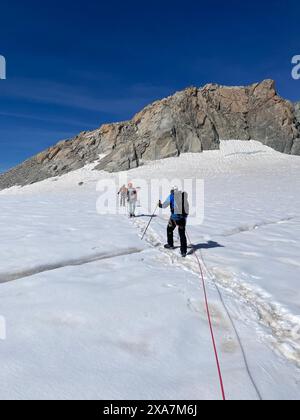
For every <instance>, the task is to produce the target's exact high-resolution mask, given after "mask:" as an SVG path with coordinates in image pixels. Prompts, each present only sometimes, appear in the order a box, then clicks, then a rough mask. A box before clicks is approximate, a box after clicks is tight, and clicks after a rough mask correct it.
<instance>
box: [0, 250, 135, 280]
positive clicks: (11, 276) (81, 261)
mask: <svg viewBox="0 0 300 420" xmlns="http://www.w3.org/2000/svg"><path fill="white" fill-rule="evenodd" d="M141 252H143V249H142V248H141V249H139V248H129V249H126V250H119V251H116V252H111V253H104V252H102V253H100V254H95V255H91V256H86V257H82V258H78V259H74V260H64V261H60V262H56V263H52V264H45V265H39V266H36V267H34V268H30V269H25V270H23V271H19V272H15V273H1V274H0V283H8V282H10V281H14V280H20V279H23V278H26V277H31V276H34V275H36V274H40V273H45V272H47V271H54V270H58V269H61V268H66V267H75V266H80V265H85V264H91V263H93V262H96V261H101V260H108V259H111V258H117V257H123V256H126V255H132V254H139V253H141Z"/></svg>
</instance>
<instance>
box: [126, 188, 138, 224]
mask: <svg viewBox="0 0 300 420" xmlns="http://www.w3.org/2000/svg"><path fill="white" fill-rule="evenodd" d="M137 200H138V196H137V188H134V186H133V184H132V183H129V184H128V188H127V202H128V210H129V217H130V218H132V217H135V209H136V204H137Z"/></svg>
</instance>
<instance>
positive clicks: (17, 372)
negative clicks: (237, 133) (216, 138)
mask: <svg viewBox="0 0 300 420" xmlns="http://www.w3.org/2000/svg"><path fill="white" fill-rule="evenodd" d="M299 172H300V159H299V157H293V156H288V155H281V154H279V153H276V152H275V151H273V150H271V149H268V148H267V147H264V146H262V145H261V144H259V143H256V142H239V141H233V142H230V141H229V142H222V144H221V151H210V152H205V153H203V154H201V155H192V154H191V155H190V154H187V155H183V156H182V157H180V158H179V159H178V158H174V159H173V158H171V159H167V160H164V161H160V162H152V163H149V164H148V165H146V166H144V167H141V168H138V169H135V170H133V171H130V173H129V176H130V178H131V179H133V180H134V179H139V180H140V179H145V180H148V181H150V180H151V179H153V178H162V177H164V178H167V179H169V180H170V184H171V183H172V181H173V180H174V179H178V178H183V179H184V178H191V177H193V178H201V179H204V181H205V220H204V223H203V224H198V225H197V224H193V226H190V227H189V235H190V236H191V239H192V242H193V243H194V245H196V248H197V252H198V255H199V257H200V258H201V261H202V264H203V266H204V272H205V277H206V281H207V284H208V294H209V300H210V307H211V311H212V315H213V323H214V328H215V332H216V339H217V345H218V349H219V353H220V359H221V365H222V371H223V376H224V382H225V388H226V392H227V397H228V398H229V399H241V398H242V399H256V398H259V396H261V397H262V398H264V399H269V398H271V399H290V398H292V399H299V398H300V391H299V381H300V372H299V366H300V356H299V354H300V331H299V330H300V318H299V314H300V289H299V278H300V276H299V274H300V264H299V254H300V241H299V237H300V218H299V206H300V194H299V193H300V179H299ZM119 175H120V174H113V175H108V174H106V173H98V172H96V171H93V170H92V167H86V168H84V169H81V170H79V171H76V172H73V173H69V174H67V175H65V176H63V177H61V178H57V179H51V180H46V181H44V182H41V183H39V184H35V185H32V186H28V187H24V188H22V189H20V188H12V189H10V190H6V191H3V192H1V193H0V205H1V214H0V227H1V233H2V238H1V239H2V240H1V243H0V252H1V255H2V264H1V268H0V282H1V284H0V300H1V307H0V315H1V316H4V317H5V319H6V324H7V339H6V340H4V341H1V340H0V357H1V360H2V369H1V370H0V398H3V399H11V398H18V399H25V398H51V399H54V398H59V399H64V398H74V399H75V398H79V399H84V398H108V399H110V398H121V399H122V398H125V399H126V398H129V399H130V398H134V399H139V398H141V399H142V398H156V399H164V398H165V399H169V398H170V399H171V398H178V399H193V398H195V399H219V398H220V389H219V384H218V377H217V372H216V366H215V360H214V356H213V352H212V347H211V342H210V336H209V329H208V325H207V320H206V313H205V306H204V300H203V292H202V289H201V284H200V282H199V270H198V267H197V262H196V260H195V257H194V255H192V254H191V255H189V256H188V257H187V259H186V260H182V259H181V258H179V256H178V255H177V253H176V252H175V253H168V252H166V251H165V250H163V248H162V246H161V245H162V244H163V243H164V241H165V228H166V222H167V217H168V215H167V213H163V214H160V215H159V217H157V218H155V219H154V221H153V223H152V225H151V227H150V229H149V231H148V234H147V236H146V240H145V241H144V242H142V241H141V240H140V233H141V231H142V230H143V229H144V227H145V226H146V224H147V222H148V220H149V219H148V218H147V217H145V216H143V214H147V213H149V211H150V210H151V209H150V208H149V209H148V208H140V209H139V212H140V216H141V217H138V218H137V219H136V220H135V221H134V222H131V221H129V220H128V219H127V217H125V215H105V216H103V215H102V216H100V215H98V214H97V212H96V202H97V198H98V196H99V193H98V192H97V191H96V184H97V181H99V180H101V179H106V178H107V177H108V178H110V179H117V177H118V176H119ZM121 175H124V174H121ZM81 182H84V184H83V185H81V186H79V185H78V184H79V183H81ZM151 204H152V205H151V206H150V207H152V208H153V207H155V204H156V203H155V202H153V203H151ZM216 287H217V288H216ZM220 297H221V298H220Z"/></svg>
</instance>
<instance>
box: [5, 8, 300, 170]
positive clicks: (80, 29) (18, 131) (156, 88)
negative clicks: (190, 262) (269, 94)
mask: <svg viewBox="0 0 300 420" xmlns="http://www.w3.org/2000/svg"><path fill="white" fill-rule="evenodd" d="M0 12H1V15H0V55H3V56H5V57H6V60H7V80H5V81H3V80H0V141H1V155H0V171H1V170H2V171H3V170H5V169H7V168H9V167H11V166H13V165H15V164H16V163H18V162H21V161H22V160H24V159H25V158H27V157H29V156H31V155H33V154H35V153H37V152H38V151H40V150H42V149H44V148H46V147H48V146H50V145H52V144H54V143H56V142H57V141H58V140H60V139H64V138H68V137H71V136H73V135H74V134H77V133H78V132H80V131H82V130H87V129H93V128H96V127H98V126H99V125H101V124H102V123H103V122H113V121H119V120H125V119H129V118H131V117H132V115H133V114H134V113H135V112H136V111H138V110H140V108H142V107H143V106H144V105H146V104H148V103H149V102H152V101H153V100H155V99H158V98H161V97H164V96H166V95H169V94H171V93H173V92H174V91H176V90H180V89H183V88H185V87H187V86H191V85H195V86H202V85H204V84H205V83H208V82H216V83H221V84H229V85H243V84H249V83H253V82H256V81H259V80H262V79H265V78H274V79H275V80H276V82H277V87H278V91H279V93H280V94H281V95H282V96H285V97H287V98H288V99H291V100H300V81H295V80H293V79H292V78H291V69H292V65H291V59H292V57H293V56H294V55H296V54H300V30H299V16H300V2H299V0H297V1H294V0H286V1H279V0H269V1H261V0H260V1H257V0H252V1H251V2H242V1H241V0H239V1H237V0H232V1H230V0H227V1H226V2H225V1H221V0H216V1H213V2H208V1H200V0H198V1H196V0H194V1H191V0H185V1H182V0H181V1H178V0H172V1H169V0H165V1H163V0H161V1H157V0H152V1H151V2H148V3H143V2H141V1H130V0H127V1H116V0H110V1H109V2H100V1H99V0H98V1H89V0H85V1H82V0H77V1H72V2H71V1H67V0H61V1H55V0H52V1H49V0H45V1H43V2H41V1H33V0H27V1H26V2H24V0H23V1H17V0H10V1H9V2H8V1H7V2H5V4H4V3H2V4H1V10H0Z"/></svg>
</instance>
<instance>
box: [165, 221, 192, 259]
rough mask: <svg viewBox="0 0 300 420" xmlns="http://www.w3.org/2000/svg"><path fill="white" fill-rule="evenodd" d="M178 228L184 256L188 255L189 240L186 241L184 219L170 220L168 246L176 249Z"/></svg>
mask: <svg viewBox="0 0 300 420" xmlns="http://www.w3.org/2000/svg"><path fill="white" fill-rule="evenodd" d="M176 227H178V230H179V236H180V244H181V247H180V248H181V252H182V253H183V254H186V253H187V239H186V233H185V230H186V219H185V218H182V219H179V220H173V219H170V221H169V224H168V229H167V232H168V244H169V245H170V246H171V247H174V230H175V229H176Z"/></svg>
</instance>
